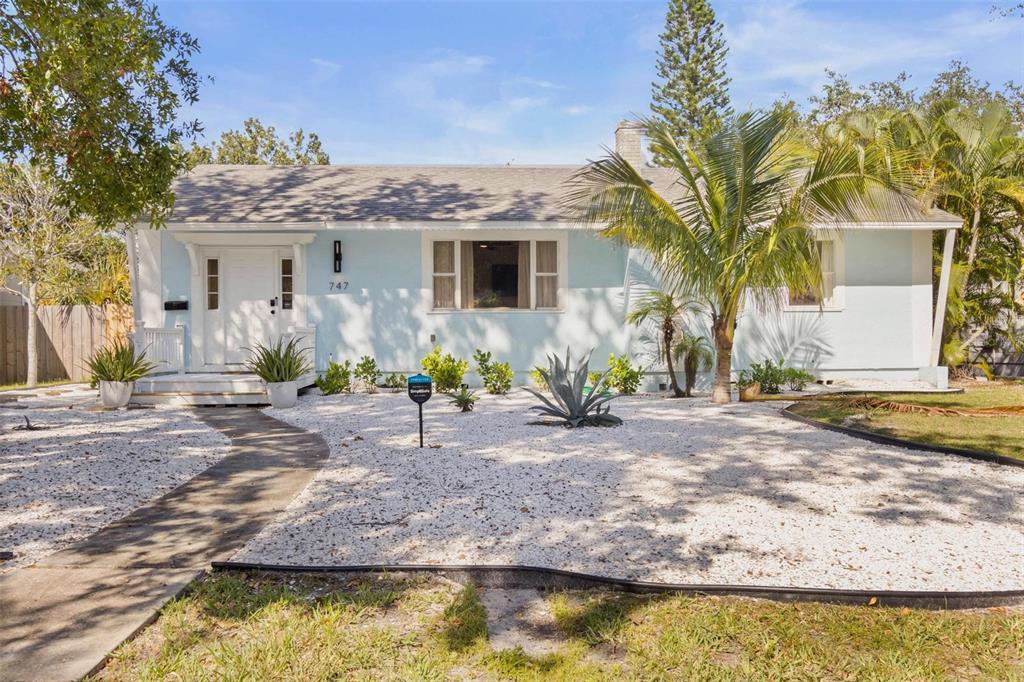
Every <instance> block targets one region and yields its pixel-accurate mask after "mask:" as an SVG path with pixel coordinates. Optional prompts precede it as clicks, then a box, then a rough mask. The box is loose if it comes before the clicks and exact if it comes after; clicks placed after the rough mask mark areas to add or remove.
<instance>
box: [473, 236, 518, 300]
mask: <svg viewBox="0 0 1024 682" xmlns="http://www.w3.org/2000/svg"><path fill="white" fill-rule="evenodd" d="M472 255H473V268H472V276H473V298H472V301H473V307H474V308H517V307H518V306H519V242H497V241H495V242H473V249H472ZM466 307H468V306H466Z"/></svg>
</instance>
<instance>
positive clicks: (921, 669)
mask: <svg viewBox="0 0 1024 682" xmlns="http://www.w3.org/2000/svg"><path fill="white" fill-rule="evenodd" d="M549 604H550V607H551V608H550V610H551V613H552V615H553V620H554V627H555V629H556V631H557V632H559V633H560V636H561V637H562V638H563V639H561V640H560V641H559V647H558V649H557V651H556V652H554V653H551V654H547V655H545V656H538V657H531V656H528V655H527V654H525V653H524V652H523V651H522V649H519V648H516V649H512V650H507V651H494V650H493V649H492V648H491V647H490V645H489V644H488V641H487V628H486V613H485V612H484V607H483V605H482V603H481V601H480V596H479V594H478V591H477V589H476V588H474V587H472V586H469V587H465V588H461V587H459V586H457V585H452V584H450V583H446V582H441V581H436V580H432V579H430V578H423V577H420V578H415V579H412V578H398V577H394V576H379V577H374V578H359V579H352V578H346V577H344V576H332V575H329V574H325V575H297V574H242V573H217V574H214V575H212V576H209V577H207V578H205V579H203V580H200V581H198V582H197V583H196V584H195V586H194V587H193V589H191V590H190V591H189V593H187V594H186V595H184V596H182V597H180V598H179V599H176V600H175V601H173V602H171V603H170V604H168V606H167V607H166V608H165V609H164V610H163V612H162V613H161V616H160V618H159V619H158V620H157V621H156V622H155V623H154V624H152V625H151V626H149V627H148V628H147V629H146V630H144V631H143V633H141V634H140V635H139V637H137V638H135V639H134V640H132V641H131V642H129V643H127V644H125V645H123V646H122V647H120V648H119V649H118V650H117V651H116V652H115V653H114V656H113V658H112V659H111V661H110V662H109V663H108V665H107V667H106V668H104V670H102V671H101V672H100V673H99V674H98V675H97V676H96V679H106V680H158V679H188V680H223V679H254V680H258V679H274V680H302V681H303V682H306V681H307V680H334V679H355V680H448V679H472V680H572V681H573V682H575V681H578V680H588V681H589V680H622V679H631V680H662V679H686V680H732V679H757V680H760V679H772V680H774V679H780V680H781V679H885V680H942V679H950V680H954V679H957V680H959V679H1021V678H1022V677H1024V654H1022V652H1024V611H1021V610H1020V609H1017V610H1008V609H987V610H982V611H972V612H934V611H913V610H910V609H879V608H866V607H849V606H826V605H819V604H797V605H794V604H776V603H772V602H762V601H756V600H747V599H737V598H690V597H677V596H635V595H624V594H620V593H600V592H599V593H560V594H555V595H552V596H550V597H549Z"/></svg>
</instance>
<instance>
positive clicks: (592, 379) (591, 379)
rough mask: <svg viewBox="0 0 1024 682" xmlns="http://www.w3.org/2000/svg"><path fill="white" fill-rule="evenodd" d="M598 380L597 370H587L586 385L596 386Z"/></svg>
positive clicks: (599, 378)
mask: <svg viewBox="0 0 1024 682" xmlns="http://www.w3.org/2000/svg"><path fill="white" fill-rule="evenodd" d="M600 380H601V373H600V372H597V371H594V372H587V385H588V386H590V387H591V388H593V387H594V386H597V382H598V381H600Z"/></svg>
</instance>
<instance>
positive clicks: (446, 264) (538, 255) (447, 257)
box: [431, 239, 561, 310]
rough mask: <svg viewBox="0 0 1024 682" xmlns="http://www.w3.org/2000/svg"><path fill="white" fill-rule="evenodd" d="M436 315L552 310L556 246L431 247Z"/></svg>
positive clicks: (462, 243)
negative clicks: (440, 311) (462, 311)
mask: <svg viewBox="0 0 1024 682" xmlns="http://www.w3.org/2000/svg"><path fill="white" fill-rule="evenodd" d="M431 248H432V257H433V271H432V283H433V307H434V309H435V310H455V309H461V310H476V309H480V310H486V309H490V310H495V309H497V310H517V309H518V310H530V309H537V310H557V309H558V308H559V304H560V301H559V277H560V272H559V257H560V255H561V254H559V252H558V242H557V241H550V240H543V241H533V240H495V239H489V240H468V239H467V240H444V241H435V242H432V247H431Z"/></svg>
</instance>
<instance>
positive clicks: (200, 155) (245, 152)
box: [186, 118, 331, 168]
mask: <svg viewBox="0 0 1024 682" xmlns="http://www.w3.org/2000/svg"><path fill="white" fill-rule="evenodd" d="M186 154H187V158H188V161H189V163H190V164H191V165H190V166H189V167H190V168H191V167H193V166H196V165H198V164H200V163H232V164H248V165H274V166H309V165H323V164H329V163H330V162H331V159H330V157H329V156H328V155H327V152H325V151H324V150H323V145H322V144H321V142H320V137H319V136H318V135H317V134H316V133H310V134H309V135H308V136H307V135H306V133H305V132H303V130H302V128H299V129H298V130H296V131H295V132H293V133H292V134H291V135H289V136H288V139H282V138H281V137H279V136H278V134H277V130H276V129H275V128H274V126H265V125H263V123H261V122H260V120H259V119H257V118H247V119H245V121H244V122H243V123H242V130H227V131H225V132H223V133H221V136H220V141H219V142H217V143H213V144H211V145H210V146H209V147H201V146H197V145H194V146H193V147H192V149H190V150H189V151H188V152H187V153H186Z"/></svg>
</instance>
